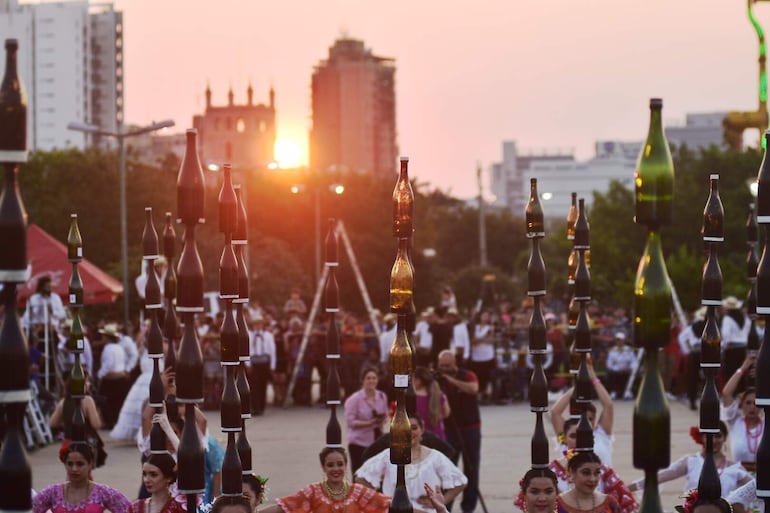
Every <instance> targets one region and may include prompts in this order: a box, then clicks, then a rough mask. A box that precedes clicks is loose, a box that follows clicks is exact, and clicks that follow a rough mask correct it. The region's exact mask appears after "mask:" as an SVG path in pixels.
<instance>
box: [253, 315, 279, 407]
mask: <svg viewBox="0 0 770 513" xmlns="http://www.w3.org/2000/svg"><path fill="white" fill-rule="evenodd" d="M253 327H254V331H253V332H252V333H251V337H250V341H249V361H248V362H246V367H247V372H246V375H247V376H248V379H249V388H250V389H251V413H252V414H253V415H262V414H264V413H265V404H266V403H267V383H268V381H269V380H270V374H271V372H272V371H274V370H275V337H273V334H272V333H271V332H270V331H268V330H266V329H265V320H264V318H263V317H262V316H261V315H259V316H257V317H255V318H254V321H253Z"/></svg>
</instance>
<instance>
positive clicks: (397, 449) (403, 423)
mask: <svg viewBox="0 0 770 513" xmlns="http://www.w3.org/2000/svg"><path fill="white" fill-rule="evenodd" d="M404 395H405V393H404V391H403V390H401V391H399V392H397V397H398V400H397V404H396V412H395V413H394V414H393V419H392V420H391V421H390V462H391V463H392V464H394V465H408V464H409V463H411V462H412V425H411V424H410V423H409V416H407V414H406V404H405V402H406V401H405V398H404Z"/></svg>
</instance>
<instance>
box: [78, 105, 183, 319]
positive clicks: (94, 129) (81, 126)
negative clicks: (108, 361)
mask: <svg viewBox="0 0 770 513" xmlns="http://www.w3.org/2000/svg"><path fill="white" fill-rule="evenodd" d="M172 126H174V122H173V121H172V120H170V119H166V120H164V121H160V122H158V123H152V124H150V125H147V126H143V127H140V128H134V129H132V130H125V131H124V130H123V125H122V124H120V125H119V126H118V130H117V131H114V132H113V131H111V130H105V129H103V128H101V127H99V126H96V125H91V124H88V123H78V122H73V123H69V124H68V125H67V128H68V129H70V130H75V131H77V132H84V133H87V134H94V135H102V136H106V137H114V138H115V139H116V140H117V141H118V159H119V163H120V253H121V254H120V258H121V264H122V272H123V326H128V321H129V315H128V304H129V297H130V292H129V291H130V288H129V286H128V218H127V215H126V146H125V143H124V139H126V138H127V137H135V136H137V135H142V134H146V133H149V132H154V131H156V130H160V129H162V128H168V127H172Z"/></svg>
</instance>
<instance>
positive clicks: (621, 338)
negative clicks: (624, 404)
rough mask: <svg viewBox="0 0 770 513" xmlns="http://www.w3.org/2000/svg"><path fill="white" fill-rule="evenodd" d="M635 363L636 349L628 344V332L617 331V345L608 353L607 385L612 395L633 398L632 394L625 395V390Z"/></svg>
mask: <svg viewBox="0 0 770 513" xmlns="http://www.w3.org/2000/svg"><path fill="white" fill-rule="evenodd" d="M635 365H636V351H635V350H634V348H633V347H631V346H628V345H626V334H625V333H623V332H622V331H618V332H617V333H615V345H614V346H613V347H612V349H610V350H609V352H608V353H607V385H608V386H609V389H610V397H612V398H613V399H615V398H617V397H622V398H623V399H626V400H627V399H631V395H630V394H629V395H627V396H626V395H625V390H626V385H627V384H628V378H629V377H630V376H631V371H632V370H633V369H634V366H635Z"/></svg>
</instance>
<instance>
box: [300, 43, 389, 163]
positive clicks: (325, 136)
mask: <svg viewBox="0 0 770 513" xmlns="http://www.w3.org/2000/svg"><path fill="white" fill-rule="evenodd" d="M395 72H396V67H395V61H394V59H391V58H387V57H378V56H376V55H373V54H372V52H371V50H369V49H367V48H365V47H364V43H363V41H358V40H355V39H338V40H337V41H335V42H334V46H332V47H331V48H329V57H328V59H326V60H324V61H321V62H320V63H319V64H318V65H317V66H316V67H315V69H314V71H313V79H312V110H313V127H312V130H311V133H310V168H311V169H314V170H317V171H327V170H338V171H353V172H361V173H374V174H378V175H383V176H390V175H392V174H394V173H395V172H396V170H397V166H398V162H397V159H398V146H397V144H396V93H395V85H394V80H395Z"/></svg>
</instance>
